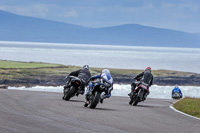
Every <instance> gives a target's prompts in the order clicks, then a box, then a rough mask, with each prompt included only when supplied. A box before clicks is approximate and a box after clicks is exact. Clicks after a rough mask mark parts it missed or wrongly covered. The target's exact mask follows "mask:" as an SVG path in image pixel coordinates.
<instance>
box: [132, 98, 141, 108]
mask: <svg viewBox="0 0 200 133" xmlns="http://www.w3.org/2000/svg"><path fill="white" fill-rule="evenodd" d="M139 101H140V97H138V96H137V97H136V99H135V102H134V103H133V106H137V104H138V102H139Z"/></svg>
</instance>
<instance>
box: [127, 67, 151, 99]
mask: <svg viewBox="0 0 200 133" xmlns="http://www.w3.org/2000/svg"><path fill="white" fill-rule="evenodd" d="M134 79H136V80H139V81H135V82H133V83H132V84H131V93H132V94H133V93H135V88H136V86H139V85H140V84H141V83H142V82H144V83H146V84H148V88H149V87H150V86H151V85H152V84H153V74H152V73H151V67H147V68H146V69H145V71H143V72H142V73H140V74H138V75H137V76H136V77H134ZM131 93H129V94H128V96H130V95H131ZM149 93H150V92H149V89H148V91H147V92H146V93H145V95H144V100H145V99H146V98H147V95H149Z"/></svg>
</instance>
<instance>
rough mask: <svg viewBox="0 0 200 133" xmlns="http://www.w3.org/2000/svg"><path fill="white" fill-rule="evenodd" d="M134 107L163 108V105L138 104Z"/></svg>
mask: <svg viewBox="0 0 200 133" xmlns="http://www.w3.org/2000/svg"><path fill="white" fill-rule="evenodd" d="M134 107H141V108H143V107H145V108H163V106H153V105H137V106H134Z"/></svg>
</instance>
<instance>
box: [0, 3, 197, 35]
mask: <svg viewBox="0 0 200 133" xmlns="http://www.w3.org/2000/svg"><path fill="white" fill-rule="evenodd" d="M0 10H4V11H8V12H11V13H15V14H19V15H25V16H31V17H38V18H43V19H48V20H54V21H60V22H65V23H70V24H76V25H81V26H86V27H90V28H99V27H108V26H117V25H123V24H140V25H144V26H152V27H158V28H165V29H173V30H179V31H184V32H189V33H200V0H0Z"/></svg>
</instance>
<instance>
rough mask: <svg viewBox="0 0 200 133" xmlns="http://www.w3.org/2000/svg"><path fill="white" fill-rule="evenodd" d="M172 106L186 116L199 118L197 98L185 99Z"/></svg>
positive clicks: (199, 102) (198, 101)
mask: <svg viewBox="0 0 200 133" xmlns="http://www.w3.org/2000/svg"><path fill="white" fill-rule="evenodd" d="M173 106H174V108H176V109H177V110H180V111H182V112H184V113H186V114H189V115H192V116H195V117H199V118H200V99H198V98H190V97H185V98H183V99H181V100H180V101H178V102H176V103H175V104H174V105H173Z"/></svg>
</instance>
